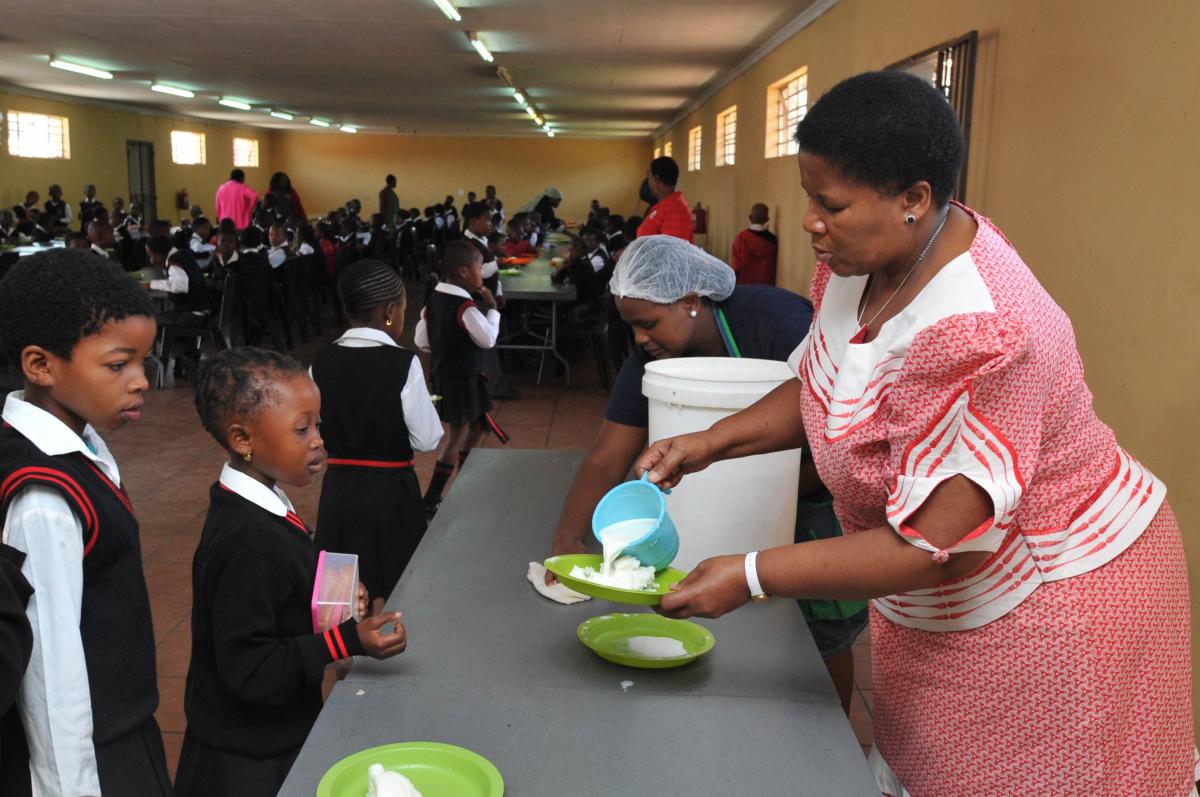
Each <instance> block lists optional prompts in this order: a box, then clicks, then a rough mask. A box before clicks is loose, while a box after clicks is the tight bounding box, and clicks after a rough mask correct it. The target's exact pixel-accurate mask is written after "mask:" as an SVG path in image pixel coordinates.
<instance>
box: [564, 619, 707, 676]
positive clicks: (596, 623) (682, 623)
mask: <svg viewBox="0 0 1200 797" xmlns="http://www.w3.org/2000/svg"><path fill="white" fill-rule="evenodd" d="M576 634H577V635H578V636H579V641H580V642H582V643H583V644H584V645H586V646H587V647H588V648H590V649H591V651H592V652H593V653H595V654H596V655H597V656H599V657H600V658H602V659H606V660H608V661H611V662H612V663H613V664H623V665H624V666H626V667H638V668H641V669H644V670H664V669H667V668H668V667H682V666H683V665H685V664H690V663H691V662H693V661H695V660H696V659H698V658H700V657H701V656H703V655H704V654H705V653H708V652H709V651H710V650H712V649H713V646H714V645H716V644H717V639H716V637H714V636H713V635H712V631H709V630H708V629H707V628H705V627H704V626H702V625H697V624H696V623H689V622H688V621H687V620H670V619H668V618H666V617H659V616H658V615H657V614H602V615H600V616H599V617H593V618H592V619H590V620H584V621H583V622H582V623H580V624H579V628H578V629H577V630H576ZM635 636H657V637H667V638H668V639H674V640H678V641H679V642H682V643H683V647H684V650H686V651H687V653H685V654H684V655H682V656H674V657H672V658H669V659H660V658H654V657H651V656H642V655H639V654H637V653H634V652H632V651H631V650H629V645H628V643H627V640H628V639H629V638H630V637H635Z"/></svg>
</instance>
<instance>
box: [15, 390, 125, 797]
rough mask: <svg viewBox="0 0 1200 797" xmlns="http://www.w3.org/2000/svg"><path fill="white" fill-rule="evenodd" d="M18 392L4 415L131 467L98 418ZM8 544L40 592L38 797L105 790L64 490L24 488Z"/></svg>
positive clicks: (56, 450) (31, 714)
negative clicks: (88, 422)
mask: <svg viewBox="0 0 1200 797" xmlns="http://www.w3.org/2000/svg"><path fill="white" fill-rule="evenodd" d="M24 399H25V394H24V392H23V391H19V390H18V391H16V392H14V393H9V394H8V398H7V399H6V400H5V402H4V411H3V417H4V420H5V421H7V422H8V424H9V425H10V426H12V427H13V428H14V429H16V430H17V431H18V432H20V433H21V434H22V435H23V436H24V437H25V438H26V439H28V440H29V441H30V442H31V443H33V444H34V445H35V446H37V447H38V448H39V449H40V450H41V451H42V453H44V454H47V455H49V456H58V455H61V454H71V453H75V452H79V453H81V454H83V455H84V456H85V457H87V458H88V459H89V460H91V461H92V462H93V463H95V465H96V467H98V468H100V470H102V471H103V472H104V475H106V476H107V477H108V478H109V479H110V480H111V481H112V483H113V484H115V485H117V486H120V484H121V474H120V471H119V470H118V469H117V462H116V460H115V459H113V456H112V454H111V453H110V452H109V450H108V446H106V445H105V444H104V441H103V440H102V439H100V436H99V435H98V434H96V431H95V430H94V429H93V428H92V427H91V426H85V427H84V430H83V436H82V437H80V436H79V435H77V434H75V433H74V432H73V431H71V430H70V429H69V428H67V426H66V424H64V423H63V422H62V421H60V420H59V419H57V418H55V417H54V416H53V415H51V414H50V413H48V412H46V411H45V410H43V409H40V408H38V407H35V406H34V405H32V404H30V403H28V402H26V401H25V400H24ZM4 542H5V543H7V544H8V545H11V546H12V547H14V548H16V549H18V550H20V551H24V553H25V557H26V558H25V564H24V565H23V566H22V567H21V572H22V574H23V575H24V576H25V578H26V579H28V581H29V583H30V584H32V585H33V589H34V594H33V597H32V598H30V600H29V606H28V608H27V609H26V611H25V614H26V616H27V617H28V618H29V625H30V626H31V627H32V628H33V656H32V657H31V658H30V660H29V668H28V669H27V670H26V671H25V677H24V679H23V680H22V681H21V691H20V694H19V696H18V705H19V707H20V714H21V723H22V725H23V726H24V728H25V736H26V738H27V740H28V742H29V770H30V774H31V776H32V779H33V793H34V795H41V797H51V796H52V795H53V797H94V796H95V795H98V794H100V777H99V775H98V774H97V771H96V749H95V746H94V745H93V743H92V698H91V691H90V689H89V686H88V672H87V660H86V659H85V658H84V653H83V638H82V637H81V636H80V633H79V623H80V616H81V613H82V608H83V526H82V525H81V524H80V522H79V518H78V517H76V515H75V513H74V512H72V511H71V507H70V505H69V504H67V500H66V499H65V498H63V496H62V494H61V493H59V492H57V491H56V490H54V489H53V488H51V487H45V486H42V485H37V484H35V485H31V486H29V487H26V488H25V489H23V490H21V491H20V492H19V493H17V496H16V498H14V499H13V500H12V503H10V504H9V506H8V513H7V514H6V515H5V518H4Z"/></svg>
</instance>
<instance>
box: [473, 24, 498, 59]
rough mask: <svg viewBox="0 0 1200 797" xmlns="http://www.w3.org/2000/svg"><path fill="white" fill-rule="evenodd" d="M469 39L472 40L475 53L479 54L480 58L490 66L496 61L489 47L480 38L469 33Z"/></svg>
mask: <svg viewBox="0 0 1200 797" xmlns="http://www.w3.org/2000/svg"><path fill="white" fill-rule="evenodd" d="M467 38H468V39H470V40H471V46H472V47H474V48H475V52H477V53H479V57H480V58H482V59H483V60H484V61H487V62H488V63H489V64H490V63H491V62H493V61H495V60H496V57H495V56H493V55H492V53H491V51H490V50H488V48H487V45H485V44H484V43H483V42H481V41H480V40H479V36H477V35H476V34H474V33H471V32H469V31H468V32H467Z"/></svg>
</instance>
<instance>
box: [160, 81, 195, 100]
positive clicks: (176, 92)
mask: <svg viewBox="0 0 1200 797" xmlns="http://www.w3.org/2000/svg"><path fill="white" fill-rule="evenodd" d="M150 90H151V91H157V92H158V93H159V94H170V95H171V96H173V97H186V98H187V99H189V100H190V99H191V98H192V97H195V96H196V92H194V91H188V90H187V89H177V88H175V87H174V86H164V85H163V84H162V83H155V84H154V85H152V86H151V87H150Z"/></svg>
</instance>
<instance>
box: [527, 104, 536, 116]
mask: <svg viewBox="0 0 1200 797" xmlns="http://www.w3.org/2000/svg"><path fill="white" fill-rule="evenodd" d="M525 113H527V114H529V115H530V116H537V111H535V110H533V106H532V105H526V106H525Z"/></svg>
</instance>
